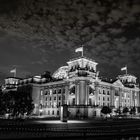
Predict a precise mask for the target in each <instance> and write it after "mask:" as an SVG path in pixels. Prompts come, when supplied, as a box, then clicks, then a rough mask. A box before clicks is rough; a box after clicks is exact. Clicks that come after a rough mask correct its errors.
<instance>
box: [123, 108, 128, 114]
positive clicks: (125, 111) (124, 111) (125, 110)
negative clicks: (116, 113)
mask: <svg viewBox="0 0 140 140" xmlns="http://www.w3.org/2000/svg"><path fill="white" fill-rule="evenodd" d="M128 112H129V109H128V108H127V107H124V108H123V113H124V114H125V115H126V114H127V113H128Z"/></svg>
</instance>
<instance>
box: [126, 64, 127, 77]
mask: <svg viewBox="0 0 140 140" xmlns="http://www.w3.org/2000/svg"><path fill="white" fill-rule="evenodd" d="M126 75H127V65H126Z"/></svg>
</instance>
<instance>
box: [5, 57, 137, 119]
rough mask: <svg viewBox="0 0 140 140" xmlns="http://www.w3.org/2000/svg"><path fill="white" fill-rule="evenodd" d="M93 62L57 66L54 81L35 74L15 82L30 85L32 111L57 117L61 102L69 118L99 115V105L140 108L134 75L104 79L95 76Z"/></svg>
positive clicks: (115, 107) (85, 59)
mask: <svg viewBox="0 0 140 140" xmlns="http://www.w3.org/2000/svg"><path fill="white" fill-rule="evenodd" d="M97 64H98V63H96V62H95V61H94V60H91V59H89V58H86V57H80V58H76V59H73V60H70V61H69V62H67V66H63V67H61V68H59V69H58V70H57V71H56V72H55V73H54V74H53V77H54V78H55V79H57V80H56V81H53V82H44V81H45V79H43V78H41V77H39V76H38V77H33V78H32V79H31V78H30V79H23V80H20V81H19V84H21V83H22V84H30V85H32V99H33V102H34V105H35V109H34V111H33V114H36V115H45V116H53V117H58V116H60V114H61V106H62V105H64V104H66V105H68V111H69V117H95V116H100V115H101V108H102V107H103V106H109V107H111V108H112V109H113V110H115V109H118V108H121V109H122V108H124V107H128V108H132V107H136V108H138V107H140V95H139V94H140V89H139V86H138V85H137V83H136V77H135V76H133V75H130V74H125V75H120V76H118V77H117V78H116V79H115V80H109V81H107V80H104V79H101V78H100V77H99V72H98V71H97V70H96V66H97ZM6 82H7V83H8V79H6ZM5 85H6V84H5Z"/></svg>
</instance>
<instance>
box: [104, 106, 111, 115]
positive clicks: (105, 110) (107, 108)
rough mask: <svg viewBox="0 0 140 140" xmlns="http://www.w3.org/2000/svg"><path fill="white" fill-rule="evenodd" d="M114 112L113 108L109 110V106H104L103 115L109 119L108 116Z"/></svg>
mask: <svg viewBox="0 0 140 140" xmlns="http://www.w3.org/2000/svg"><path fill="white" fill-rule="evenodd" d="M111 112H112V110H111V108H109V107H108V106H103V108H102V110H101V113H103V114H105V115H106V117H107V114H110V113H111Z"/></svg>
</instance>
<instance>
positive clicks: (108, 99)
mask: <svg viewBox="0 0 140 140" xmlns="http://www.w3.org/2000/svg"><path fill="white" fill-rule="evenodd" d="M100 100H101V97H99V101H100ZM103 101H105V97H103ZM107 101H110V98H109V97H107Z"/></svg>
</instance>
